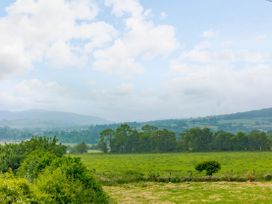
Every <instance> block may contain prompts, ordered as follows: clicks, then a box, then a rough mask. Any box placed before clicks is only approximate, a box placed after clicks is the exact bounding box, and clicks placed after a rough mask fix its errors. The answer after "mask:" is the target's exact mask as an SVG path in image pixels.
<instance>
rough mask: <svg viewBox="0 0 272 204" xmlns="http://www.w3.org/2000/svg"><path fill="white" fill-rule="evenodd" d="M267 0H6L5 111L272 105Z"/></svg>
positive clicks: (122, 115)
mask: <svg viewBox="0 0 272 204" xmlns="http://www.w3.org/2000/svg"><path fill="white" fill-rule="evenodd" d="M271 87H272V3H271V2H269V1H265V0H238V1H237V0H216V1H215V0H170V1H166V0H1V1H0V109H1V110H15V111H16V110H26V109H47V110H59V111H69V112H75V113H81V114H89V115H94V116H99V117H103V118H106V119H109V120H113V121H136V120H137V121H142V120H153V119H164V118H186V117H196V116H206V115H215V114H221V113H232V112H237V111H245V110H251V109H260V108H265V107H271V106H272V88H271Z"/></svg>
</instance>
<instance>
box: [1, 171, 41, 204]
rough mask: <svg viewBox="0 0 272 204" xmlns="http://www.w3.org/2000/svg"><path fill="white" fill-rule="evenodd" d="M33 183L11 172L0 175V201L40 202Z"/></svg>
mask: <svg viewBox="0 0 272 204" xmlns="http://www.w3.org/2000/svg"><path fill="white" fill-rule="evenodd" d="M37 201H38V198H37V197H36V196H35V194H34V192H33V191H32V187H31V184H30V183H29V182H28V181H27V180H25V179H23V178H15V177H14V176H13V175H11V174H4V175H0V203H32V204H35V203H38V202H37Z"/></svg>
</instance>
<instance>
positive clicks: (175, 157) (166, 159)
mask: <svg viewBox="0 0 272 204" xmlns="http://www.w3.org/2000/svg"><path fill="white" fill-rule="evenodd" d="M77 156H79V157H81V159H82V161H83V162H84V163H85V165H86V166H87V167H88V168H89V169H90V170H92V171H93V172H94V173H95V174H96V175H97V177H98V179H99V180H100V181H101V182H102V183H104V184H107V185H109V184H114V183H129V182H135V181H140V180H145V179H147V180H148V181H150V180H151V181H152V178H155V179H153V180H156V178H157V180H158V181H159V180H160V178H165V179H166V181H167V178H200V177H204V176H205V175H204V173H199V172H197V171H196V170H195V169H194V168H195V165H196V164H197V163H199V162H202V161H206V160H216V161H218V162H220V164H221V170H220V171H219V172H218V173H216V174H214V176H215V177H218V178H223V180H227V179H228V178H230V180H231V179H232V178H234V180H235V178H243V179H244V180H258V181H263V180H264V176H265V175H270V174H272V153H271V152H212V153H171V154H83V155H77ZM148 178H150V179H148ZM243 179H241V180H243ZM238 180H239V179H238ZM161 181H165V180H163V179H161ZM171 181H175V180H171Z"/></svg>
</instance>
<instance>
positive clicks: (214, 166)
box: [195, 161, 221, 176]
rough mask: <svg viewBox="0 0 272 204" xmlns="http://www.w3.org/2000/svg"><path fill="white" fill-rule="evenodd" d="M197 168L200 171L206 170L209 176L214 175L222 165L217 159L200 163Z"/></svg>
mask: <svg viewBox="0 0 272 204" xmlns="http://www.w3.org/2000/svg"><path fill="white" fill-rule="evenodd" d="M195 169H196V170H197V171H199V172H202V171H206V175H207V176H212V175H213V174H214V173H216V172H218V171H219V170H220V169H221V165H220V163H219V162H217V161H205V162H202V163H199V164H198V165H197V166H196V167H195Z"/></svg>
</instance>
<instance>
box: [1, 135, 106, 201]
mask: <svg viewBox="0 0 272 204" xmlns="http://www.w3.org/2000/svg"><path fill="white" fill-rule="evenodd" d="M13 151H15V152H13ZM64 152H65V147H64V146H62V145H60V144H57V140H56V138H53V139H49V138H32V139H31V140H30V141H25V142H21V143H20V144H12V145H11V144H10V145H4V146H1V156H2V157H1V159H2V161H1V164H4V165H2V166H1V167H5V168H6V169H7V171H10V172H11V173H9V174H7V173H6V174H4V176H5V177H3V175H2V177H1V176H0V202H1V201H3V203H101V204H103V203H108V197H107V195H106V194H105V193H104V192H103V190H102V188H101V186H100V184H99V183H98V182H97V181H96V180H95V178H94V177H93V176H92V175H91V174H90V172H89V171H88V170H87V168H86V167H85V166H84V165H83V164H82V163H81V161H80V159H79V158H71V157H66V156H64ZM8 153H10V154H11V155H12V156H10V157H8V156H9V155H8ZM4 156H6V157H7V159H6V160H7V161H5V157H4ZM5 162H6V163H5ZM13 162H14V163H13ZM4 170H5V169H4ZM4 170H2V171H3V172H4ZM12 170H13V172H15V173H16V177H14V176H13V172H12ZM0 175H1V174H0ZM6 175H10V176H9V177H7V176H6ZM2 178H4V179H2ZM1 179H2V180H4V181H5V182H4V183H3V184H1V182H2V180H1ZM6 181H7V182H6ZM1 196H2V197H3V200H1V199H2V197H1ZM1 203H2V202H1Z"/></svg>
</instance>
